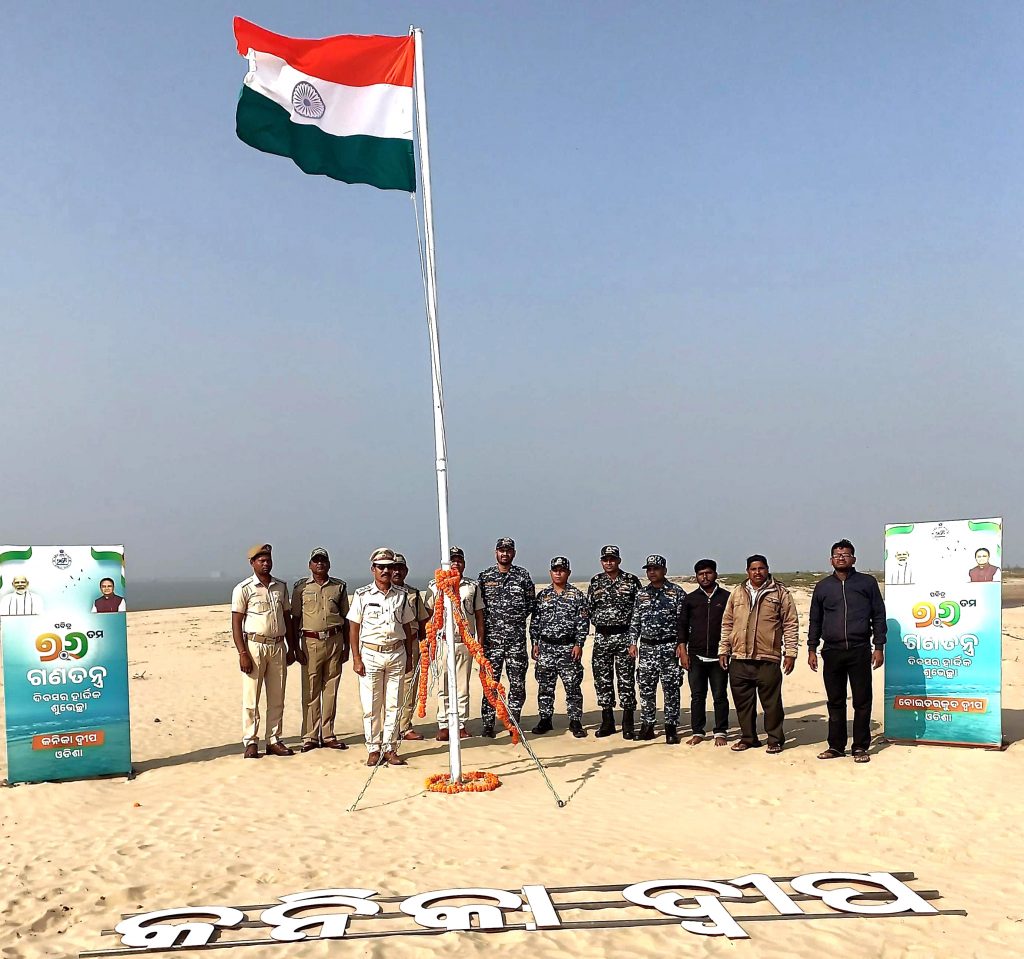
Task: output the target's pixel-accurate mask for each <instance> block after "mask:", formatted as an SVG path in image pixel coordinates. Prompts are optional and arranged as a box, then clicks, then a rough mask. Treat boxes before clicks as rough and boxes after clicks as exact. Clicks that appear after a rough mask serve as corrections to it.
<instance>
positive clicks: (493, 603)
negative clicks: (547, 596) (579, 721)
mask: <svg viewBox="0 0 1024 959" xmlns="http://www.w3.org/2000/svg"><path fill="white" fill-rule="evenodd" d="M478 579H479V581H480V592H481V593H483V597H484V627H485V632H484V655H485V656H486V657H487V658H488V660H490V663H491V667H492V668H493V669H494V678H495V679H500V678H501V670H502V667H504V668H505V671H506V673H507V674H508V708H509V712H510V713H511V714H512V715H513V716H514V717H515V720H516V722H519V717H520V716H521V715H522V712H523V703H525V702H526V670H527V669H528V668H529V665H530V660H529V656H528V655H527V652H526V620H527V617H528V616H529V615H530V614H531V613H532V612H533V606H534V603H535V602H536V596H537V590H536V587H535V586H534V585H533V580H532V579H531V578H530V574H529V573H528V572H527V571H526V570H525V569H523V568H522V566H512V567H511V568H510V569H509V571H508V572H507V573H503V572H501V570H500V569H498V566H497V564H495V565H494V566H489V567H488V568H487V569H485V570H484V571H483V572H482V573H481V574H480V576H479V577H478ZM480 716H481V718H482V719H483V723H484V727H485V728H489V727H493V726H494V707H493V706H491V704H490V703H489V702H487V698H486V697H484V701H483V706H482V707H481V710H480Z"/></svg>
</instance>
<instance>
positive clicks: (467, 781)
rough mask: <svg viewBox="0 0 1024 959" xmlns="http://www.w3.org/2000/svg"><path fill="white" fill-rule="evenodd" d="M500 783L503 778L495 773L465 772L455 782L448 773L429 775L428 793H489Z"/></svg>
mask: <svg viewBox="0 0 1024 959" xmlns="http://www.w3.org/2000/svg"><path fill="white" fill-rule="evenodd" d="M500 785H501V780H500V779H499V778H498V777H497V776H495V775H494V773H463V774H462V782H460V783H453V782H452V781H451V779H449V778H448V773H434V775H433V776H427V792H428V793H448V794H449V795H454V794H455V793H489V792H492V791H493V790H495V789H497V788H498V787H499V786H500Z"/></svg>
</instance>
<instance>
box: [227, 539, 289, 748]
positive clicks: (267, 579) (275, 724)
mask: <svg viewBox="0 0 1024 959" xmlns="http://www.w3.org/2000/svg"><path fill="white" fill-rule="evenodd" d="M270 554H271V547H270V544H269V543H262V544H260V545H258V546H253V547H251V548H250V549H249V553H248V557H249V565H250V566H251V567H252V576H250V577H249V578H248V579H245V580H242V582H240V583H239V584H238V585H237V586H236V587H235V588H234V591H233V592H232V593H231V635H232V637H233V639H234V641H235V649H236V650H238V668H239V669H240V670H241V671H242V743H243V745H244V746H245V752H244V753H243V755H244V756H245V758H246V759H258V758H259V755H260V751H259V738H260V690H261V689H263V688H266V691H267V722H266V732H267V754H268V755H270V756H291V755H293V751H292V750H291V749H289V748H288V747H287V746H286V745H285V744H284V743H283V742H281V719H282V717H283V715H284V686H285V676H286V670H287V669H288V666H289V664H291V663H293V662H294V661H295V660H298V661H299V662H304V661H305V658H306V654H305V653H304V652H303V651H302V650H301V649H300V648H299V647H298V645H297V644H296V643H295V639H294V635H293V630H292V622H291V613H290V612H289V610H288V586H287V584H285V583H284V582H283V581H282V580H279V579H275V578H274V577H273V576H271V575H270V571H271V570H272V569H273V568H274V562H273V559H272V558H271V555H270Z"/></svg>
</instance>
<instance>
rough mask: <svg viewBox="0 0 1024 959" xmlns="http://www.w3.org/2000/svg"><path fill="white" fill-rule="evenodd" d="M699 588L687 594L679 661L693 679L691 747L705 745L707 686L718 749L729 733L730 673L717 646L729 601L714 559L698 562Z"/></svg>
mask: <svg viewBox="0 0 1024 959" xmlns="http://www.w3.org/2000/svg"><path fill="white" fill-rule="evenodd" d="M693 571H694V572H695V573H696V574H697V586H698V588H697V589H695V590H694V591H693V592H692V593H687V595H686V601H685V602H684V603H683V608H682V611H681V614H680V617H679V642H680V643H682V644H683V647H684V649H685V651H686V656H685V657H680V658H681V659H682V660H683V664H684V666H685V665H688V668H689V675H690V726H691V729H692V733H693V735H691V736H690V738H689V739H688V740H687V742H688V744H689V745H691V746H696V745H697V744H698V743H702V742H704V731H705V728H706V724H707V701H708V686H709V685H710V686H711V701H712V702H713V703H714V705H715V729H714V733H715V745H716V746H724V745H725V740H726V734H727V733H728V732H729V673H728V672H727V671H726V670H724V669H722V666H721V663H720V662H719V660H718V643H719V641H720V640H721V638H722V613H723V612H725V604H726V603H727V602H728V600H729V591H728V590H725V589H722V587H721V586H719V585H718V583H717V582H716V580H717V579H718V565H717V564H716V563H715V561H714V560H713V559H702V560H699V561H698V562H697V563H696V564H695V565H694V567H693Z"/></svg>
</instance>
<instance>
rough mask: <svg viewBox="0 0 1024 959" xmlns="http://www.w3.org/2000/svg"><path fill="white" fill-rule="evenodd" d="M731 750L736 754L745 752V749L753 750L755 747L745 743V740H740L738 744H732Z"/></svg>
mask: <svg viewBox="0 0 1024 959" xmlns="http://www.w3.org/2000/svg"><path fill="white" fill-rule="evenodd" d="M729 748H730V749H731V750H732V751H733V752H734V753H741V752H743V751H744V750H745V749H753V748H754V747H753V746H751V745H750V744H749V743H745V742H743V740H742V739H740V740H737V741H736V742H734V743H733V744H732V745H731V746H730V747H729Z"/></svg>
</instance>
